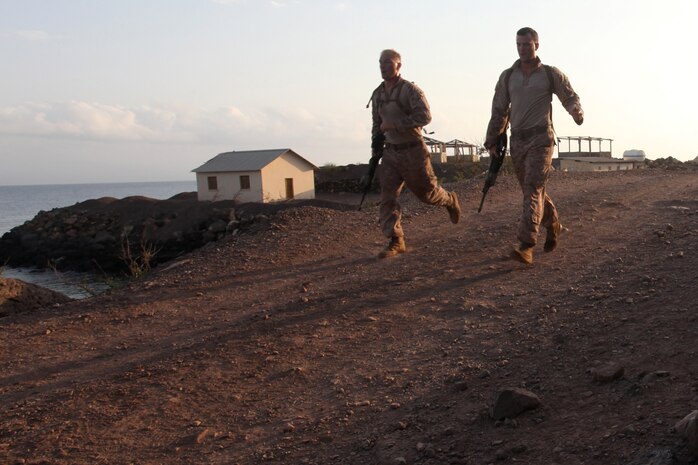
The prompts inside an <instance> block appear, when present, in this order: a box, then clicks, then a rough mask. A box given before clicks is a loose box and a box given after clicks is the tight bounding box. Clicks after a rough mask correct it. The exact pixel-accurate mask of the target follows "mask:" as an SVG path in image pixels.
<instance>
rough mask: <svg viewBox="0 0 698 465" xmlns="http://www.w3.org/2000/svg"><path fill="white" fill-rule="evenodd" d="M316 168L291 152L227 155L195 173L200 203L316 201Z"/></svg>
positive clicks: (209, 162) (279, 150)
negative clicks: (206, 201)
mask: <svg viewBox="0 0 698 465" xmlns="http://www.w3.org/2000/svg"><path fill="white" fill-rule="evenodd" d="M316 169H317V167H316V166H315V165H313V164H312V163H310V162H309V161H308V160H306V159H305V158H303V157H301V156H300V155H298V154H297V153H296V152H294V151H293V150H291V149H272V150H250V151H244V152H225V153H221V154H218V155H216V156H215V157H213V158H212V159H210V160H209V161H207V162H206V163H204V164H203V165H201V166H199V167H198V168H196V169H193V170H192V172H194V173H196V187H197V193H198V195H197V198H198V199H199V200H209V201H216V200H237V201H240V202H273V201H276V200H289V199H313V198H315V174H314V170H316Z"/></svg>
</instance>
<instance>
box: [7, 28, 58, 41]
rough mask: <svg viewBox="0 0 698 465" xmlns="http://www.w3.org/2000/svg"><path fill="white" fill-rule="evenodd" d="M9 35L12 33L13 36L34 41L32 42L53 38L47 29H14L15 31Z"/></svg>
mask: <svg viewBox="0 0 698 465" xmlns="http://www.w3.org/2000/svg"><path fill="white" fill-rule="evenodd" d="M9 35H11V36H13V37H18V38H20V39H22V40H28V41H32V42H41V41H45V40H51V39H52V37H51V35H50V34H49V33H48V32H45V31H33V30H24V31H14V32H12V33H10V34H9Z"/></svg>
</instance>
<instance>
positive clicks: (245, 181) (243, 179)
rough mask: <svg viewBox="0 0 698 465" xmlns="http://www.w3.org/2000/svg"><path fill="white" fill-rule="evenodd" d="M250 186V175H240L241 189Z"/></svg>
mask: <svg viewBox="0 0 698 465" xmlns="http://www.w3.org/2000/svg"><path fill="white" fill-rule="evenodd" d="M249 188H250V177H249V176H247V175H243V176H240V189H249Z"/></svg>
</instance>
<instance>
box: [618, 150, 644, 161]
mask: <svg viewBox="0 0 698 465" xmlns="http://www.w3.org/2000/svg"><path fill="white" fill-rule="evenodd" d="M644 159H645V151H644V150H636V149H631V150H626V151H625V152H623V160H629V161H643V160H644Z"/></svg>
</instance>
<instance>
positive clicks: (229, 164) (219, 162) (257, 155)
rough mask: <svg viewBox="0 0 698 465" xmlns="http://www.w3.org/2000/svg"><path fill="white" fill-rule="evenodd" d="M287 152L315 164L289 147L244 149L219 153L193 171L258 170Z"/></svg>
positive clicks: (313, 166)
mask: <svg viewBox="0 0 698 465" xmlns="http://www.w3.org/2000/svg"><path fill="white" fill-rule="evenodd" d="M286 152H289V153H290V154H292V155H293V156H295V157H297V158H299V159H301V160H303V161H304V162H305V163H307V164H308V165H310V166H311V167H312V168H313V169H317V167H316V166H315V165H313V164H312V163H310V162H309V161H308V160H306V159H305V158H303V157H301V156H300V155H298V154H297V153H296V152H294V151H293V150H291V149H268V150H246V151H243V152H235V151H233V152H224V153H219V154H218V155H216V156H215V157H213V158H211V159H210V160H209V161H207V162H206V163H204V164H203V165H201V166H199V167H198V168H195V169H193V170H192V171H193V172H194V173H218V172H227V171H259V170H261V169H262V168H264V167H265V166H267V165H268V164H269V163H271V162H272V161H274V160H276V159H277V158H279V157H280V156H281V155H283V154H285V153H286Z"/></svg>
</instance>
